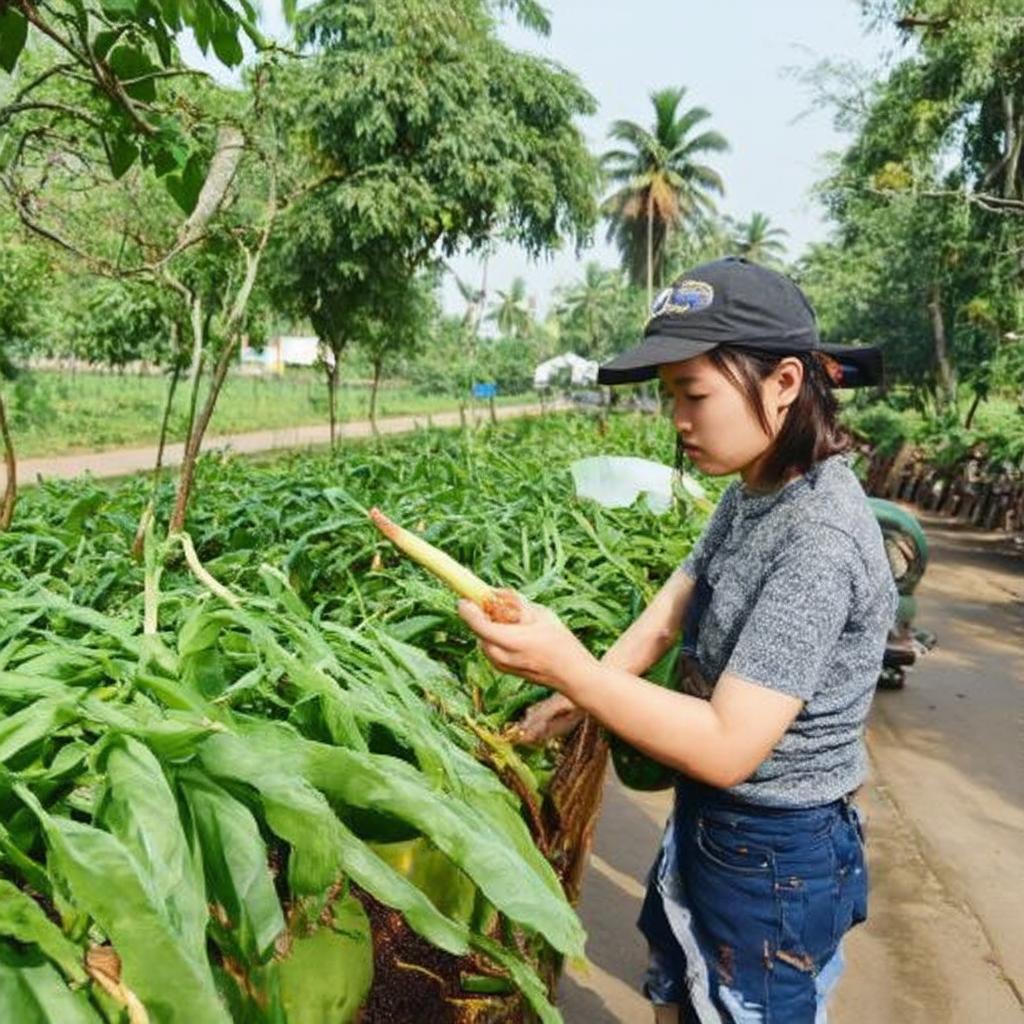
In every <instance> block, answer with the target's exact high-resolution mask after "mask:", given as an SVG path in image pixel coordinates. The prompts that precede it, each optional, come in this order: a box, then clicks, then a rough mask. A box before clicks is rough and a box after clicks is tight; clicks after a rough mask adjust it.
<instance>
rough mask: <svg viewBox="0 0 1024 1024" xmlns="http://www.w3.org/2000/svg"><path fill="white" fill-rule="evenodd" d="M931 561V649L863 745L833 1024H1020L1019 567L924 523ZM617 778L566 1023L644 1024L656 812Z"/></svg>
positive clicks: (924, 595) (881, 710)
mask: <svg viewBox="0 0 1024 1024" xmlns="http://www.w3.org/2000/svg"><path fill="white" fill-rule="evenodd" d="M922 518H923V522H924V525H925V527H926V529H927V532H928V537H929V540H930V542H931V545H932V560H931V563H930V565H929V568H928V572H927V575H926V576H925V578H924V581H923V582H922V584H921V587H920V589H919V595H918V596H919V615H918V621H919V623H920V625H922V626H924V627H925V628H928V629H931V630H933V631H934V632H935V633H937V634H938V636H939V646H938V647H937V648H936V649H935V650H934V651H933V652H932V653H931V654H929V655H928V656H927V657H926V658H925V659H923V660H922V661H921V662H920V663H919V666H918V668H917V669H916V670H915V671H914V672H913V673H911V675H910V677H909V681H908V683H907V686H906V689H904V690H902V691H896V692H880V693H879V694H878V695H877V697H876V700H875V704H874V708H873V711H872V716H871V720H870V725H869V729H868V746H869V751H870V754H871V777H870V780H869V782H868V784H867V786H866V787H865V789H864V791H863V796H862V798H861V799H860V804H861V807H862V808H863V809H864V810H865V811H866V814H867V832H868V855H869V870H870V872H871V882H872V889H871V908H870V919H869V921H868V923H867V924H866V925H864V926H862V927H860V928H858V929H855V930H854V931H853V932H852V933H851V934H850V935H849V937H848V939H847V942H846V956H847V962H848V969H847V973H846V975H845V977H844V978H843V980H842V981H841V982H840V986H839V990H838V992H837V995H836V998H835V1000H834V1005H833V1007H832V1012H831V1013H830V1015H829V1020H830V1022H831V1024H1022V1022H1024V996H1022V993H1024V553H1021V552H1016V551H1015V550H1014V549H1013V547H1012V546H1011V545H1009V544H1008V542H1007V540H1006V538H1005V536H998V535H994V534H987V533H981V532H976V531H970V530H963V529H958V528H957V527H956V526H954V525H951V524H950V523H949V522H948V521H946V520H943V519H938V518H929V517H927V516H924V517H922ZM668 807H669V799H668V798H667V796H666V795H665V794H648V795H643V794H637V793H633V792H631V791H629V790H626V789H623V788H622V787H621V786H619V785H618V784H617V783H616V782H615V781H614V780H613V779H612V780H610V781H609V784H608V788H607V790H606V799H605V807H604V811H603V814H602V818H601V822H600V824H599V826H598V830H597V839H596V846H595V853H594V857H593V860H592V862H591V865H590V868H589V872H588V875H587V879H586V882H585V885H584V890H583V897H582V901H581V907H580V910H581V914H582V917H583V920H584V924H585V925H586V926H587V929H588V931H589V934H590V943H589V947H588V948H589V954H590V958H591V969H590V972H589V975H587V976H583V975H581V974H580V973H579V972H576V971H570V972H569V973H568V974H567V975H566V977H564V978H563V981H562V987H561V993H560V995H561V1005H562V1008H563V1011H564V1014H565V1019H566V1021H567V1022H568V1024H613V1022H629V1024H632V1022H634V1021H635V1022H638V1024H646V1022H647V1021H649V1020H650V1019H651V1015H650V1011H649V1009H648V1007H647V1005H646V1003H645V1002H644V1000H643V999H642V998H641V997H640V996H639V995H638V994H637V983H638V980H639V979H640V977H641V976H642V973H643V966H644V955H643V949H642V944H641V940H640V938H639V933H637V932H636V931H635V929H634V927H633V923H634V921H635V920H636V916H637V913H638V911H639V908H640V900H641V896H642V892H643V888H642V886H643V879H644V876H645V873H646V870H647V867H648V864H649V861H650V860H651V857H652V856H653V852H654V849H655V847H656V845H657V841H658V837H659V835H660V831H661V826H662V824H663V822H664V819H665V816H666V814H667V812H668Z"/></svg>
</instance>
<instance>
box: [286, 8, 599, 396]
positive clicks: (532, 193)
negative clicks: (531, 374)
mask: <svg viewBox="0 0 1024 1024" xmlns="http://www.w3.org/2000/svg"><path fill="white" fill-rule="evenodd" d="M509 6H511V5H509ZM515 6H516V9H517V13H518V14H519V15H520V17H525V18H526V20H527V21H530V22H531V23H536V22H535V19H532V16H531V15H530V12H531V11H533V10H534V9H533V8H532V6H530V5H524V4H518V5H515ZM494 29H495V23H494V19H493V12H492V10H491V5H489V4H488V3H486V2H484V0H441V2H430V3H428V2H426V0H415V2H408V0H401V2H400V0H373V2H371V0H353V2H350V3H346V4H343V5H338V4H333V3H320V4H315V5H313V6H312V7H310V8H308V9H306V10H304V11H303V12H301V14H300V15H299V18H298V38H299V42H300V44H301V45H302V46H303V47H304V48H305V49H306V50H307V51H308V52H309V54H310V56H309V58H308V59H307V60H306V61H304V62H302V65H301V66H300V67H297V68H295V69H292V71H291V72H290V73H289V74H287V75H283V76H281V83H280V86H281V87H280V89H279V90H278V93H277V97H276V102H277V105H278V116H279V118H280V120H281V123H282V124H283V125H285V126H286V130H287V131H288V132H289V135H290V138H292V140H293V145H294V146H295V147H296V148H302V149H303V151H305V152H308V153H309V154H310V158H311V160H312V161H313V163H314V164H315V166H316V167H317V168H318V170H319V172H320V177H319V180H318V181H316V182H315V183H314V184H313V185H311V187H310V188H309V189H308V191H307V192H306V194H305V195H304V196H303V197H302V198H301V200H300V201H298V202H296V203H295V205H294V206H293V208H292V209H291V210H290V211H289V212H288V213H287V215H286V217H285V221H284V230H282V231H281V232H280V234H279V235H278V236H277V238H276V240H275V243H274V245H273V250H272V262H273V267H274V271H273V279H274V280H273V293H274V295H275V296H277V297H278V298H279V299H281V300H282V301H287V303H288V308H289V309H290V311H291V312H292V313H293V314H294V315H295V316H296V317H298V318H308V319H310V321H313V322H314V323H315V319H316V316H317V314H318V311H320V312H322V311H324V310H325V309H329V310H331V317H332V320H331V323H330V324H325V325H323V327H322V328H318V330H320V329H323V330H325V331H329V333H328V334H327V335H326V337H327V338H328V344H330V345H332V346H333V345H335V344H337V345H341V344H347V343H348V340H349V339H352V338H354V337H355V336H356V334H357V333H358V330H357V322H361V323H364V324H365V323H374V322H378V321H379V322H383V321H384V320H385V319H386V315H387V313H388V310H387V309H386V308H385V307H377V308H374V306H373V303H374V302H376V301H378V300H379V299H380V298H381V297H382V296H383V297H384V301H390V297H391V296H393V295H401V294H405V291H404V290H405V289H409V288H413V287H414V285H413V282H414V281H415V279H416V277H417V275H418V274H419V273H420V272H421V271H423V270H424V269H428V268H429V267H430V266H431V265H432V264H433V263H434V262H435V261H437V260H438V259H440V258H444V257H447V256H450V255H452V254H453V253H455V252H456V251H460V250H461V251H467V250H468V251H472V250H480V249H486V247H487V246H489V245H490V244H491V240H492V238H493V237H494V236H495V235H496V234H499V233H500V234H501V235H502V236H503V237H504V238H505V239H507V240H509V241H512V242H514V243H517V244H519V245H521V246H522V247H523V248H524V249H526V250H527V252H529V253H531V254H537V253H539V252H542V251H544V250H546V249H550V248H553V247H556V246H558V245H559V244H561V242H562V240H563V239H564V238H565V237H567V236H568V237H569V238H572V239H573V240H574V241H575V242H576V244H577V245H581V244H583V243H584V242H585V241H586V240H587V239H588V238H589V235H590V232H591V230H592V226H593V223H594V220H595V219H596V214H597V209H596V200H595V194H594V193H595V188H596V180H597V173H596V166H595V164H594V161H593V160H592V158H591V157H590V155H589V153H588V152H587V149H586V146H585V144H584V140H583V137H582V134H581V133H580V131H579V128H578V127H577V125H576V123H575V118H576V117H577V116H578V115H580V114H586V113H589V112H591V111H592V110H593V107H594V105H593V100H592V99H591V98H590V96H589V95H588V94H587V93H586V92H585V91H584V90H583V88H582V87H581V86H580V85H579V83H578V82H577V81H576V79H575V78H574V77H573V76H571V75H569V74H568V73H567V72H565V71H563V70H561V69H560V68H557V67H556V66H554V65H552V64H551V63H549V62H547V61H544V60H541V59H539V58H536V57H533V56H530V55H527V54H522V53H517V52H515V51H513V50H511V49H509V48H508V47H507V46H505V45H504V44H503V43H501V42H500V41H499V40H498V39H497V37H496V35H495V31H494ZM386 275H391V279H390V281H389V280H387V279H386ZM482 302H483V299H482V297H481V298H480V299H479V300H478V301H477V305H476V311H475V312H474V316H473V323H472V325H471V326H470V325H469V324H467V325H466V329H467V336H466V340H465V342H464V344H467V345H469V344H470V342H471V338H470V337H469V336H470V335H472V336H473V337H475V333H476V318H477V317H478V316H479V308H480V306H481V304H482ZM330 338H334V339H336V340H335V341H330V340H329V339H330ZM341 339H344V340H341ZM329 386H336V382H335V383H334V385H331V384H330V382H329Z"/></svg>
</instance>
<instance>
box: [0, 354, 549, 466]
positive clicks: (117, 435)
mask: <svg viewBox="0 0 1024 1024" xmlns="http://www.w3.org/2000/svg"><path fill="white" fill-rule="evenodd" d="M167 386H168V382H167V379H166V378H163V377H154V376H136V375H131V374H129V375H125V376H118V375H116V374H98V373H76V374H70V373H56V372H35V373H25V374H23V375H22V376H21V377H20V378H19V379H18V380H17V381H15V383H14V384H13V385H9V386H7V388H6V389H5V392H6V393H5V401H7V402H8V403H9V409H8V415H9V417H10V420H11V429H12V432H13V436H14V443H15V446H16V449H17V452H18V455H19V457H20V458H29V457H32V456H41V455H60V454H64V453H69V452H76V451H101V450H103V449H106V448H122V447H136V446H141V445H146V444H155V443H156V442H157V440H158V439H159V436H160V422H161V418H162V416H163V411H164V404H165V402H166V398H167ZM535 400H536V396H534V395H532V394H526V395H513V396H508V395H504V396H499V398H498V400H497V401H498V404H514V403H518V402H532V401H535ZM369 401H370V389H369V387H368V386H366V385H359V386H351V387H342V388H341V390H340V392H339V418H340V419H341V420H343V421H350V420H362V419H366V418H367V417H368V415H369ZM455 408H457V403H456V402H455V400H454V399H452V398H446V397H444V396H439V395H424V394H420V393H418V392H417V391H415V390H413V389H412V388H410V387H408V386H407V385H399V386H387V387H384V388H383V389H382V390H381V392H380V395H379V398H378V408H377V414H378V416H398V415H406V414H414V413H419V414H425V413H433V412H440V411H443V410H451V409H455ZM187 415H188V398H187V388H186V387H185V385H184V383H183V384H181V385H179V387H178V389H177V393H176V395H175V401H174V406H173V410H172V416H171V420H170V435H169V436H170V439H171V440H172V441H180V440H182V439H183V437H184V433H185V425H186V421H187ZM313 423H325V424H326V423H327V389H326V386H325V385H324V382H323V379H322V376H320V375H318V374H316V373H314V372H312V371H302V370H290V371H288V372H287V373H286V374H285V375H284V376H283V377H247V376H241V375H235V376H230V377H229V378H228V380H227V382H226V383H225V385H224V389H223V391H222V392H221V396H220V399H219V401H218V403H217V408H216V410H215V412H214V415H213V419H212V421H211V423H210V431H211V433H214V434H232V433H243V432H247V431H255V430H274V429H278V428H281V427H293V426H305V425H307V424H313Z"/></svg>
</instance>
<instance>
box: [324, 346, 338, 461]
mask: <svg viewBox="0 0 1024 1024" xmlns="http://www.w3.org/2000/svg"><path fill="white" fill-rule="evenodd" d="M324 373H325V374H326V375H327V419H328V421H329V422H330V424H331V447H332V448H333V447H334V445H335V441H336V440H337V431H338V361H337V359H335V361H334V365H333V366H330V365H328V363H327V360H326V359H325V360H324Z"/></svg>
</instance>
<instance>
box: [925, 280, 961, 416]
mask: <svg viewBox="0 0 1024 1024" xmlns="http://www.w3.org/2000/svg"><path fill="white" fill-rule="evenodd" d="M928 313H929V316H930V317H931V322H932V341H933V343H934V346H935V365H936V368H937V370H938V377H939V388H940V391H941V393H942V394H943V397H944V398H945V400H946V403H947V404H949V405H951V406H954V405H956V377H955V375H954V373H953V366H952V364H951V363H950V361H949V343H948V341H947V338H946V322H945V319H944V318H943V315H942V292H941V290H940V288H939V286H938V285H937V284H936V285H932V292H931V298H930V299H929V301H928Z"/></svg>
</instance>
